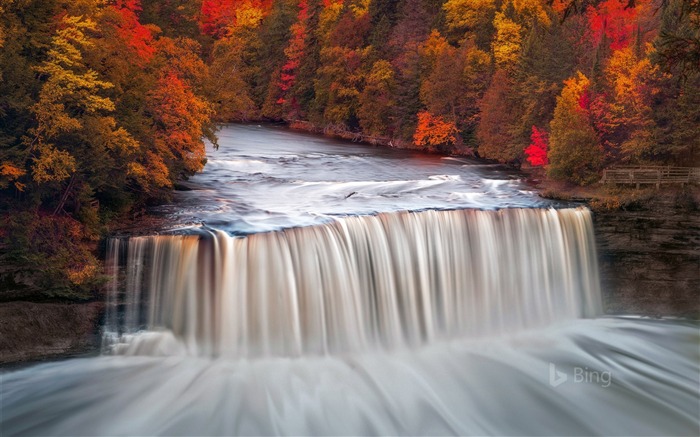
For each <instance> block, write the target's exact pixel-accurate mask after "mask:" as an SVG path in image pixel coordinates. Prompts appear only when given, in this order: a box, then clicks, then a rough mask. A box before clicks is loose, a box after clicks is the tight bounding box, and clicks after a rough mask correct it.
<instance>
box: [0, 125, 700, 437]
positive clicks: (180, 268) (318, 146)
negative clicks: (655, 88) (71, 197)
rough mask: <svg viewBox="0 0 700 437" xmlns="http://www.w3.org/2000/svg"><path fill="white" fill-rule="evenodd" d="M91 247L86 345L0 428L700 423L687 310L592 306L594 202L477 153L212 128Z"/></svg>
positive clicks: (75, 430) (662, 427) (556, 431)
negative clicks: (141, 203)
mask: <svg viewBox="0 0 700 437" xmlns="http://www.w3.org/2000/svg"><path fill="white" fill-rule="evenodd" d="M186 188H187V190H183V191H180V192H179V193H178V194H177V196H176V197H177V199H176V202H174V203H173V204H172V205H166V206H164V207H162V208H160V209H159V212H160V213H162V214H167V215H168V216H169V217H170V219H171V220H173V221H174V222H176V223H177V226H175V227H174V228H173V229H164V230H163V232H161V233H159V234H154V235H146V236H131V237H126V236H118V237H115V238H113V239H110V240H109V241H108V244H107V256H106V258H107V259H106V264H105V266H106V272H107V274H108V275H110V282H109V284H108V285H107V287H106V292H105V295H106V302H105V306H106V315H105V321H104V326H103V335H104V342H103V343H104V348H103V349H104V350H103V353H102V355H101V356H99V357H95V358H85V359H71V360H66V361H62V362H56V363H48V364H39V365H34V366H31V367H28V368H25V369H22V370H16V371H12V372H6V373H2V374H0V435H2V436H6V435H7V436H14V435H31V436H115V435H188V436H194V435H197V436H208V435H699V434H700V421H699V419H698V405H699V404H700V397H699V395H698V387H699V386H700V364H699V363H700V352H699V349H698V345H699V343H700V334H699V330H698V325H697V323H696V322H690V321H683V320H649V319H642V318H634V317H625V318H622V317H614V316H609V315H608V316H606V315H604V308H603V304H602V297H601V296H602V293H601V289H600V283H599V282H600V281H599V278H598V264H597V257H596V247H595V230H594V229H593V224H592V220H591V212H590V211H589V210H588V209H585V208H581V207H578V208H577V207H571V206H570V205H568V206H565V205H554V204H552V203H550V202H547V201H544V200H541V199H539V198H538V197H537V196H536V195H535V194H534V193H533V192H531V191H530V190H529V189H528V188H527V186H526V185H524V184H523V183H522V182H521V181H520V180H518V179H517V177H516V175H513V174H509V173H508V172H507V171H505V170H503V169H501V168H500V167H497V166H483V165H482V164H479V163H477V162H475V161H469V160H462V159H452V158H449V159H443V158H440V157H435V156H426V155H420V154H414V153H411V152H405V151H395V150H388V149H375V148H369V147H364V146H357V145H350V144H344V143H337V142H333V141H329V140H327V139H321V138H316V137H310V136H306V135H300V134H295V133H292V132H289V131H285V130H282V129H278V128H261V127H255V126H231V127H228V128H225V129H224V130H223V131H222V132H221V149H220V150H216V151H215V150H210V151H209V163H208V165H207V167H206V169H205V170H204V172H202V173H201V174H199V175H197V176H195V177H193V178H192V179H191V180H190V181H189V182H188V183H187V184H186Z"/></svg>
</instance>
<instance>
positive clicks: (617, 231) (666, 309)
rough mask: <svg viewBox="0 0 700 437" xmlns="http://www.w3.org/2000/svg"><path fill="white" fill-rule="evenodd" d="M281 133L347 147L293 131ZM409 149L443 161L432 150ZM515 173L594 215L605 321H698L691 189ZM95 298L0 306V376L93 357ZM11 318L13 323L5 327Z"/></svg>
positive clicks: (132, 219) (129, 223) (118, 226)
mask: <svg viewBox="0 0 700 437" xmlns="http://www.w3.org/2000/svg"><path fill="white" fill-rule="evenodd" d="M286 128H287V129H290V130H299V131H305V132H309V133H311V134H314V135H322V136H324V137H332V138H337V139H341V140H346V141H352V140H351V139H348V138H343V137H338V136H332V135H328V134H327V133H322V132H314V131H312V130H305V129H295V128H294V127H292V126H286ZM358 142H359V141H358ZM366 144H370V143H366ZM373 145H374V146H376V147H388V148H391V147H393V148H398V147H395V146H390V145H382V144H373ZM411 150H415V151H420V152H421V153H429V154H435V155H441V156H449V155H447V154H445V153H439V152H435V151H427V150H421V149H411ZM471 158H472V159H479V158H474V157H471ZM487 162H488V161H487ZM504 167H506V166H504ZM518 173H519V174H521V175H522V176H523V180H524V181H525V183H527V184H528V185H530V186H532V187H533V189H534V190H535V191H537V192H538V193H539V195H540V196H541V197H544V198H550V199H555V200H562V201H571V202H577V203H578V202H582V203H583V204H584V205H585V206H587V207H589V208H591V210H592V211H593V212H594V221H595V227H596V238H597V244H598V258H599V263H600V268H601V282H602V288H603V298H604V303H605V314H606V315H636V316H648V317H660V316H661V317H664V316H667V317H682V318H685V319H688V320H694V321H697V320H698V319H700V296H698V292H696V291H694V290H700V278H698V275H697V265H700V253H699V252H700V250H699V249H698V247H700V245H699V244H698V243H700V218H697V217H696V216H697V213H696V212H697V211H698V210H700V192H699V190H698V189H697V187H686V188H683V189H677V188H675V187H666V188H663V189H661V190H655V189H647V190H632V189H613V188H610V187H606V186H593V187H572V186H567V185H566V184H560V183H556V182H552V181H548V180H546V179H544V178H542V174H541V172H540V171H538V170H537V169H534V170H532V169H530V170H528V169H521V170H518ZM176 189H177V188H176ZM168 220H169V219H168V218H167V217H164V216H158V215H157V214H149V213H148V212H143V211H142V212H140V213H132V214H130V216H126V217H121V218H120V219H117V220H115V221H114V222H112V223H110V224H109V226H108V228H107V232H108V234H109V235H132V234H133V235H144V234H145V233H149V231H151V230H157V229H162V228H163V226H164V224H166V223H168ZM102 246H103V244H101V245H100V247H102ZM98 250H99V251H101V250H103V249H98ZM22 297H26V296H22ZM101 297H102V293H101V292H100V291H99V290H96V291H95V296H94V298H93V299H92V300H90V301H82V302H80V301H69V300H65V301H64V300H60V299H59V300H58V301H44V302H42V301H39V300H34V299H29V300H15V301H5V302H0V338H5V343H6V344H3V342H2V341H0V370H2V369H8V368H10V369H11V368H13V367H15V365H16V366H19V367H23V366H25V365H27V366H28V365H33V364H36V363H39V362H43V361H47V360H60V359H68V358H73V357H76V356H92V355H96V354H98V353H99V350H100V341H99V331H100V320H101V319H102V314H101V313H102V310H103V307H104V303H103V302H102V299H101ZM4 314H8V317H5V316H4ZM11 315H14V317H15V319H16V320H14V321H12V318H10V316H11ZM18 315H19V317H18ZM10 327H14V328H13V329H14V330H12V329H10ZM25 341H26V344H24V343H23V342H25ZM52 342H53V343H52ZM18 345H19V346H18Z"/></svg>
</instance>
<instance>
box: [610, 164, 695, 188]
mask: <svg viewBox="0 0 700 437" xmlns="http://www.w3.org/2000/svg"><path fill="white" fill-rule="evenodd" d="M600 183H601V184H632V185H636V186H637V188H640V186H641V185H656V188H659V187H660V186H661V184H681V185H685V184H700V168H698V167H654V166H624V167H612V168H608V169H605V170H603V179H601V180H600Z"/></svg>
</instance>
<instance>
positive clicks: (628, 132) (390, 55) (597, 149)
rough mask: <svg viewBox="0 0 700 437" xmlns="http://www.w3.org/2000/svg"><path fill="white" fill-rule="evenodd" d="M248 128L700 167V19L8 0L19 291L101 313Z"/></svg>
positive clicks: (638, 0)
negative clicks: (94, 305)
mask: <svg viewBox="0 0 700 437" xmlns="http://www.w3.org/2000/svg"><path fill="white" fill-rule="evenodd" d="M234 121H277V122H285V123H288V124H290V125H291V126H292V127H294V126H297V127H304V128H306V129H310V130H317V131H323V132H326V133H330V134H343V135H348V134H350V135H355V136H359V138H363V139H371V140H373V141H379V142H382V143H384V144H390V145H393V146H396V147H404V148H415V149H420V150H426V151H434V152H440V153H452V154H462V155H472V156H476V157H479V158H484V159H489V160H495V161H498V162H501V163H505V164H508V165H511V166H514V167H521V166H528V167H541V168H542V170H541V171H544V172H546V175H547V177H549V178H551V179H555V180H565V181H568V182H570V183H574V184H581V185H585V184H591V183H593V182H596V181H597V180H598V179H599V178H600V171H601V170H602V169H603V168H606V167H609V166H612V165H616V164H656V165H677V166H693V165H697V164H698V161H699V154H700V151H699V146H700V144H698V138H700V1H698V0H602V1H600V0H447V1H443V0H399V1H390V0H141V1H140V0H113V1H105V0H75V1H68V0H0V240H1V243H0V256H1V257H2V264H3V265H5V266H7V265H13V266H20V267H21V271H22V272H24V273H20V274H15V273H13V274H12V275H4V276H2V281H0V290H18V289H19V290H21V289H27V290H34V289H36V290H41V294H42V296H45V297H46V298H53V297H56V296H59V297H70V298H87V297H90V295H91V290H94V289H95V287H96V286H98V285H99V284H100V281H102V280H103V279H102V275H101V274H100V273H101V272H100V271H101V267H100V265H99V264H100V263H99V262H98V259H97V256H96V248H97V246H98V243H99V241H100V239H101V237H102V236H103V235H104V234H105V233H107V232H109V229H110V226H111V224H112V223H114V222H116V221H119V220H122V219H123V218H124V217H133V216H134V215H137V214H139V213H140V211H143V210H144V208H145V207H146V206H147V205H149V204H152V203H154V202H158V201H160V200H163V199H167V198H168V196H169V195H170V193H171V190H172V189H173V187H174V186H175V185H176V184H177V182H178V181H179V180H181V179H185V178H187V177H188V176H191V175H192V174H194V173H196V172H197V171H199V170H201V169H202V168H203V166H204V165H205V163H206V154H205V141H211V142H212V143H214V144H216V125H217V124H218V123H225V122H234Z"/></svg>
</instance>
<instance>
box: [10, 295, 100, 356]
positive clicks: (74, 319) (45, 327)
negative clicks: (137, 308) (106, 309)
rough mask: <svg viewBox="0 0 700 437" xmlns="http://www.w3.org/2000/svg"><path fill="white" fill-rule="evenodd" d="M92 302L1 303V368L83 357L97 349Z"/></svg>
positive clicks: (96, 311)
mask: <svg viewBox="0 0 700 437" xmlns="http://www.w3.org/2000/svg"><path fill="white" fill-rule="evenodd" d="M102 307H103V304H102V303H100V302H94V303H82V304H79V303H34V302H6V303H0V365H2V364H7V363H19V362H23V361H36V360H44V359H52V358H58V357H68V356H75V355H82V354H90V353H91V354H96V353H97V352H99V347H100V335H99V333H100V330H99V325H100V321H99V319H100V313H101V311H102Z"/></svg>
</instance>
